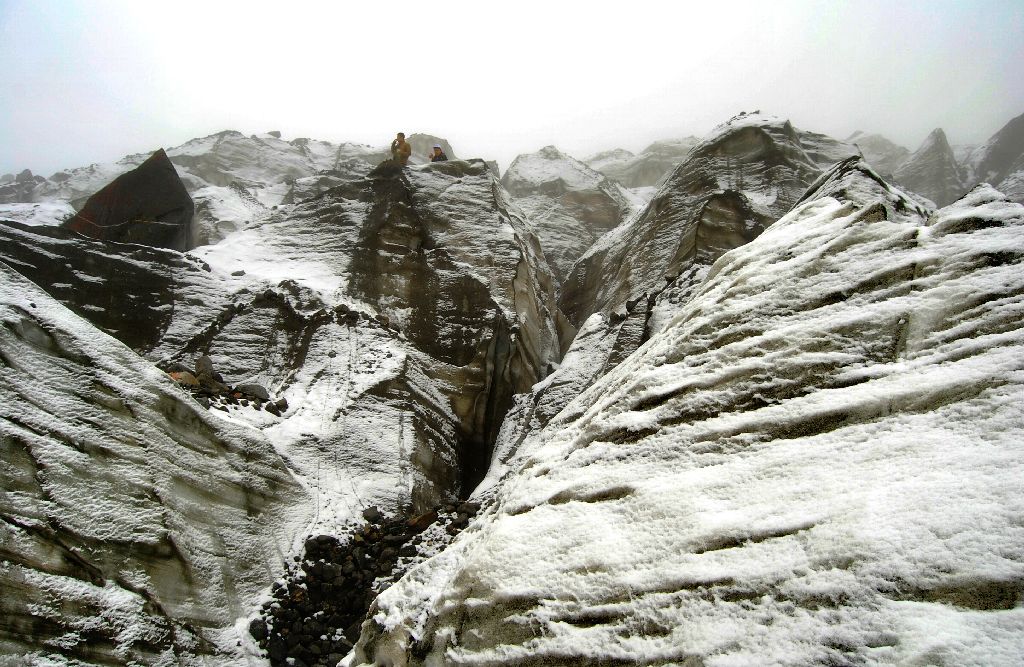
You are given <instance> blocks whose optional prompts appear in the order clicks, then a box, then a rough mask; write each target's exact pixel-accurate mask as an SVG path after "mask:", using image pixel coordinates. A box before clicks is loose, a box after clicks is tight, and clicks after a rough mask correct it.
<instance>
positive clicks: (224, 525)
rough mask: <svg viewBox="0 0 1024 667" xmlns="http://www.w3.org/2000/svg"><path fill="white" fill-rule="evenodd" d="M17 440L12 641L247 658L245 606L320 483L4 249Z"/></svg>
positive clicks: (9, 466)
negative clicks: (48, 288) (242, 647)
mask: <svg viewBox="0 0 1024 667" xmlns="http://www.w3.org/2000/svg"><path fill="white" fill-rule="evenodd" d="M0 449H2V456H3V465H2V466H0V487H2V489H3V493H0V519H2V522H0V523H2V527H0V554H2V558H0V586H2V589H3V595H2V596H0V654H3V655H4V656H7V658H12V657H13V656H19V658H17V659H18V660H23V661H24V662H20V663H18V664H201V663H200V656H212V655H217V656H219V658H218V660H219V661H224V662H233V661H237V660H239V659H241V657H242V656H241V655H240V652H239V649H237V648H236V641H237V638H238V635H237V634H236V633H235V632H234V628H233V625H234V623H235V619H237V618H244V617H245V616H247V615H249V614H250V613H252V611H253V609H254V608H255V607H256V605H257V604H258V602H259V596H260V595H261V594H262V593H263V591H264V590H265V589H266V587H267V586H269V585H270V583H271V581H273V579H274V577H275V576H276V575H277V572H278V571H279V568H280V567H281V565H282V558H283V556H284V555H286V554H288V553H289V552H291V551H292V549H293V548H294V543H293V542H294V540H295V539H296V537H297V536H298V537H301V533H302V529H303V528H304V527H305V523H306V522H308V521H309V520H310V519H311V516H310V514H311V509H312V502H311V499H310V498H308V496H307V491H306V490H305V489H303V488H301V487H300V485H299V484H298V483H297V482H296V481H295V479H293V477H292V475H291V474H290V473H289V471H288V470H287V468H286V466H285V464H284V462H283V461H282V460H281V458H280V456H279V455H278V454H277V453H276V452H275V451H274V448H273V446H272V445H271V444H270V442H269V441H268V439H267V438H266V437H264V436H263V435H262V434H260V433H259V432H257V431H254V430H253V429H251V428H247V427H244V426H238V425H235V424H230V423H227V422H225V421H223V420H220V419H217V418H215V417H213V416H212V415H209V414H207V412H206V411H205V410H203V409H202V408H200V406H199V405H198V404H197V403H196V402H195V401H193V400H192V398H191V397H190V396H188V395H187V394H185V393H184V392H183V391H182V390H180V389H179V388H178V387H177V386H175V384H174V383H173V382H172V381H171V380H170V379H169V378H168V377H167V376H166V375H165V374H164V373H162V372H160V371H158V370H157V369H156V368H154V367H153V366H152V365H151V364H150V363H149V362H147V361H145V360H143V359H141V358H140V357H138V356H137V355H136V354H135V353H133V352H132V351H131V350H130V349H129V348H127V347H126V346H124V345H123V344H121V343H120V342H118V341H116V340H114V339H113V338H111V337H110V336H108V335H106V334H104V333H101V332H100V331H98V330H97V329H96V328H95V327H93V326H92V325H91V324H89V323H88V322H86V321H85V320H83V319H81V318H79V317H77V316H76V315H74V314H72V313H71V312H70V311H68V310H67V309H66V308H64V307H63V306H61V305H60V304H58V303H57V302H56V301H54V300H53V299H52V298H51V297H49V296H48V295H47V294H45V293H44V292H43V291H42V290H40V289H39V288H38V287H36V286H35V285H34V284H32V283H31V282H29V281H28V280H26V279H24V278H23V277H22V276H21V275H19V274H18V273H16V272H14V271H13V270H11V269H10V268H9V267H8V266H7V265H6V264H4V263H3V262H0ZM4 661H5V662H6V659H5V660H4ZM9 664H14V663H13V662H12V663H9Z"/></svg>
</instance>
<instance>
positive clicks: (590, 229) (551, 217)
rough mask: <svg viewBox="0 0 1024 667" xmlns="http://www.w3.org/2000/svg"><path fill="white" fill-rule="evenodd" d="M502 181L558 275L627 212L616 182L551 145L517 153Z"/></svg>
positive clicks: (626, 200) (629, 203)
mask: <svg viewBox="0 0 1024 667" xmlns="http://www.w3.org/2000/svg"><path fill="white" fill-rule="evenodd" d="M501 183H502V185H503V186H504V187H505V189H506V190H508V192H509V194H511V195H512V197H513V198H514V199H515V202H516V204H517V205H518V206H519V207H520V208H522V209H523V212H524V213H526V216H527V218H528V219H529V221H530V224H531V225H532V226H533V228H534V229H535V231H536V233H537V235H538V236H539V237H540V242H541V246H542V247H543V248H544V254H545V256H546V257H547V260H548V262H550V264H551V268H552V269H553V270H554V271H555V274H556V276H557V277H558V278H559V280H561V279H564V277H565V276H566V275H567V273H568V271H569V269H570V268H572V264H573V262H575V261H576V260H577V259H579V257H580V256H581V255H582V254H583V253H584V252H585V251H586V249H587V248H589V247H590V245H591V244H593V243H594V241H596V240H597V239H598V237H600V236H601V235H602V234H604V233H605V232H607V231H608V230H610V229H612V228H614V227H615V226H616V225H618V224H619V223H620V222H621V221H622V220H623V218H624V217H625V216H627V215H628V214H629V213H630V212H631V211H632V197H631V196H630V194H629V193H628V192H626V191H625V190H624V189H623V187H622V186H621V185H619V184H618V183H615V182H613V181H610V180H608V179H607V178H606V177H605V176H603V175H602V174H600V173H599V172H597V171H594V170H593V169H591V168H590V167H588V166H587V165H585V164H583V163H582V162H580V161H579V160H576V159H575V158H572V157H570V156H568V155H566V154H565V153H562V152H561V151H559V150H558V149H557V148H555V147H554V146H546V147H544V148H542V149H540V150H539V151H537V152H536V153H528V154H524V155H520V156H518V157H516V159H515V160H514V161H513V162H512V164H511V165H510V166H509V168H508V170H507V171H506V172H505V175H504V176H502V178H501Z"/></svg>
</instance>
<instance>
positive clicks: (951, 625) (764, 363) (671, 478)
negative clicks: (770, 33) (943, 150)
mask: <svg viewBox="0 0 1024 667" xmlns="http://www.w3.org/2000/svg"><path fill="white" fill-rule="evenodd" d="M875 178H877V177H875V176H873V174H872V173H871V172H870V170H868V169H867V168H865V167H861V166H859V165H855V164H848V165H845V166H842V167H841V168H837V171H835V172H833V173H831V174H829V175H827V176H826V177H825V178H823V179H822V181H820V182H819V183H818V184H817V185H816V187H815V190H816V192H815V194H814V195H813V196H811V197H810V198H808V199H807V200H806V201H804V202H803V203H801V204H800V205H798V206H797V207H796V208H795V209H794V210H793V211H792V212H791V213H790V214H788V215H786V216H785V217H784V218H782V219H781V220H779V221H778V222H776V223H775V224H774V225H772V226H771V227H769V228H768V229H767V230H766V231H765V232H764V233H763V234H761V235H760V236H759V237H758V238H757V239H756V240H754V241H753V242H751V243H749V244H747V245H745V246H743V247H740V248H737V249H735V250H732V251H731V252H728V253H726V254H725V255H723V256H722V257H721V258H720V259H719V260H718V261H717V262H716V263H715V264H714V266H713V267H712V269H711V271H710V274H709V276H708V278H707V280H706V281H705V282H704V284H703V285H702V286H701V287H700V289H699V291H698V293H697V294H696V295H695V296H694V298H693V299H692V300H691V301H690V302H689V303H688V304H687V305H685V306H683V307H682V308H681V309H680V310H679V312H678V315H677V316H676V317H675V318H674V319H673V320H672V321H671V322H670V323H668V325H667V326H666V327H665V328H664V329H663V330H662V331H661V332H660V333H658V334H656V335H654V336H653V337H652V339H651V340H650V341H648V342H647V343H646V344H645V345H644V346H643V347H641V348H640V350H639V351H637V353H635V354H634V355H632V356H631V357H629V358H628V359H626V360H625V361H624V362H623V363H621V364H620V365H618V366H617V367H616V368H615V369H614V370H612V371H611V372H609V373H608V374H606V375H605V376H604V377H603V378H601V379H600V380H599V381H598V382H597V383H596V384H594V385H593V386H591V387H590V388H589V389H588V390H586V391H585V392H584V393H583V394H582V395H581V396H579V397H578V398H577V399H576V400H574V401H572V402H571V403H569V404H568V406H567V407H566V408H565V409H563V410H562V412H561V413H560V414H559V415H558V416H556V417H555V418H554V419H553V420H552V421H551V422H550V423H549V424H548V425H547V427H546V428H544V429H543V430H542V431H540V432H535V433H532V434H530V435H528V437H526V439H525V440H524V442H523V443H522V445H521V447H520V450H519V454H518V457H517V458H516V459H515V460H514V461H510V462H508V463H506V465H508V466H509V467H510V468H511V469H513V470H515V471H516V472H515V473H514V474H511V475H509V476H508V477H506V479H505V481H504V482H503V483H500V484H499V485H498V486H497V487H496V488H495V489H494V490H493V491H492V493H493V495H494V498H495V502H494V504H493V505H492V506H491V508H490V511H489V512H488V513H487V514H486V515H485V516H484V518H483V519H482V520H481V521H480V522H478V524H477V525H476V526H474V527H471V528H470V529H469V530H467V531H465V532H464V533H463V534H462V535H460V537H459V538H458V539H457V540H456V542H455V543H454V545H453V546H452V547H451V548H450V549H449V550H448V551H446V552H445V553H442V554H441V555H440V556H438V557H437V558H435V559H433V560H431V561H428V562H427V563H425V564H424V565H423V566H421V567H419V568H418V569H416V570H414V571H412V572H411V573H410V574H409V575H407V576H406V577H405V578H404V579H403V580H402V581H401V582H399V583H398V584H396V585H395V586H394V587H392V588H391V589H390V590H388V591H387V592H386V593H384V594H383V595H382V596H381V597H380V598H379V599H378V602H377V607H376V611H375V616H374V619H373V622H372V623H371V624H369V625H368V626H366V628H365V630H364V637H363V640H362V642H361V644H360V647H359V651H360V653H359V654H358V656H357V657H359V658H361V659H374V660H377V661H378V663H379V664H395V665H400V664H420V662H421V661H425V662H426V663H429V664H435V663H432V662H431V661H440V662H441V663H458V664H488V665H497V664H516V665H523V664H551V663H557V664H582V663H585V664H601V663H602V662H608V663H618V662H622V663H629V664H634V663H639V664H650V663H654V664H687V665H704V666H707V667H711V666H720V665H752V664H756V665H808V664H902V665H906V664H928V665H949V666H952V665H979V666H980V665H986V666H990V665H1018V664H1020V662H1021V658H1022V656H1024V608H1022V607H1021V606H1020V603H1021V598H1022V594H1024V494H1022V493H1021V490H1022V487H1021V470H1022V469H1024V449H1022V448H1021V440H1022V435H1024V401H1022V398H1024V327H1022V322H1024V320H1022V317H1021V315H1022V314H1024V271H1022V270H1021V269H1022V265H1021V263H1022V257H1024V235H1022V231H1024V208H1022V207H1021V206H1019V205H1016V204H1012V203H1008V202H1006V201H1005V200H1004V199H1003V198H1002V196H1001V195H1000V194H999V193H997V192H995V191H993V190H992V189H991V188H987V187H979V188H977V189H975V190H974V191H972V192H971V193H970V194H969V195H968V196H966V197H965V198H964V199H962V200H961V201H959V202H957V203H955V204H953V205H951V206H949V207H947V208H945V209H942V210H941V211H939V212H937V213H935V214H934V215H931V216H930V217H927V218H926V217H925V216H924V215H922V212H923V209H919V208H915V207H913V205H912V202H910V201H908V200H905V199H904V198H903V197H902V196H901V195H899V194H898V192H896V191H893V190H891V189H888V188H887V187H886V186H885V184H884V183H880V182H876V181H875V180H874V179H875ZM564 365H565V364H563V367H564ZM560 372H561V371H560ZM492 481H493V480H492ZM357 662H358V661H357Z"/></svg>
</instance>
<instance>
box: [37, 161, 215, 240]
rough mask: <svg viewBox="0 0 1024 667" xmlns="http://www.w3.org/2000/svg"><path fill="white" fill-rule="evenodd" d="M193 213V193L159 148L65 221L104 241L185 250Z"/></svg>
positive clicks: (85, 233)
mask: <svg viewBox="0 0 1024 667" xmlns="http://www.w3.org/2000/svg"><path fill="white" fill-rule="evenodd" d="M26 171H27V170H26ZM24 173H25V172H22V174H24ZM21 177H22V176H21V175H19V176H18V178H19V179H21ZM194 214H195V205H194V204H193V202H192V198H191V197H190V196H189V194H188V191H187V190H186V189H185V185H184V184H183V183H182V182H181V179H180V178H179V177H178V173H177V171H175V168H174V165H173V164H172V163H171V161H170V159H169V158H168V157H167V153H165V152H164V151H163V149H160V150H158V151H157V152H155V153H153V155H152V156H151V157H150V158H149V159H148V160H146V161H145V162H143V163H142V164H141V165H139V167H137V168H136V169H133V170H132V171H129V172H127V173H125V174H122V175H120V176H118V177H117V178H116V179H114V180H113V181H112V182H111V183H110V184H108V185H107V186H106V187H104V188H103V189H101V190H100V191H99V192H97V193H96V194H94V195H93V196H91V197H89V199H88V201H86V203H85V206H83V207H82V209H81V210H80V211H79V212H78V213H77V214H76V215H75V216H74V217H72V218H71V219H69V220H68V221H67V222H65V223H64V225H63V226H64V228H66V229H70V230H72V231H74V232H77V233H79V234H82V235H84V236H88V237H91V238H94V239H99V240H103V241H117V242H120V243H139V244H142V245H148V246H153V247H157V248H169V249H171V250H188V249H189V247H191V225H192V217H193V215H194Z"/></svg>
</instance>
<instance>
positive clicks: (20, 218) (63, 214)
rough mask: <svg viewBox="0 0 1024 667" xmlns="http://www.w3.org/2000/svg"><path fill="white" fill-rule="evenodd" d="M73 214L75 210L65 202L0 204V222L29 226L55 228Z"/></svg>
mask: <svg viewBox="0 0 1024 667" xmlns="http://www.w3.org/2000/svg"><path fill="white" fill-rule="evenodd" d="M74 214H75V209H74V208H72V207H71V204H68V203H65V202H41V203H35V204H0V220H13V221H14V222H20V223H22V224H24V225H31V226H45V227H56V226H58V225H60V224H61V223H63V222H64V221H65V220H67V219H68V218H70V217H71V216H73V215H74Z"/></svg>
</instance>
